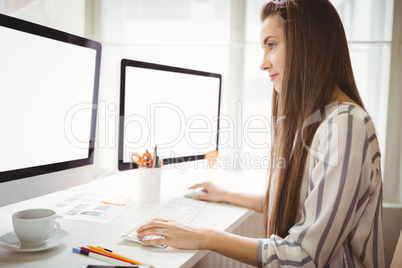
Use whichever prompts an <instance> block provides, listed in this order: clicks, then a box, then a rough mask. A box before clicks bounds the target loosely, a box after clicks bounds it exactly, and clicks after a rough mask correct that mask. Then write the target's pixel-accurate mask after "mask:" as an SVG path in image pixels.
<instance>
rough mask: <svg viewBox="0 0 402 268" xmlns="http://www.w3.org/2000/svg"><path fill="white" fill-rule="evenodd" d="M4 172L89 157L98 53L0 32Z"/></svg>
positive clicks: (1, 162) (0, 123) (0, 139)
mask: <svg viewBox="0 0 402 268" xmlns="http://www.w3.org/2000/svg"><path fill="white" fill-rule="evenodd" d="M0 36H1V42H0V59H1V61H0V101H1V105H0V126H1V129H2V131H0V148H1V153H0V171H8V170H14V169H20V168H27V167H34V166H40V165H47V164H53V163H60V162H65V161H69V160H76V159H83V158H87V157H88V148H89V138H90V128H91V109H90V108H91V107H92V106H91V103H92V97H93V89H94V74H95V57H96V51H95V50H94V49H89V48H85V47H81V46H76V45H72V44H67V43H64V42H59V41H55V40H51V39H48V38H43V37H40V36H35V35H31V34H28V33H24V32H20V31H16V30H11V29H7V28H4V27H0Z"/></svg>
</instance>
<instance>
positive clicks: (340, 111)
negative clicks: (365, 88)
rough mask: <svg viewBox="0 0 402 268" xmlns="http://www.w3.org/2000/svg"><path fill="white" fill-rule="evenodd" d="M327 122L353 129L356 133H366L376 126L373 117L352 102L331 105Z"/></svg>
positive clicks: (327, 112)
mask: <svg viewBox="0 0 402 268" xmlns="http://www.w3.org/2000/svg"><path fill="white" fill-rule="evenodd" d="M326 110H327V111H326V116H325V121H326V123H327V124H338V126H345V127H347V126H349V127H353V129H354V131H364V132H366V130H368V129H370V128H373V131H375V130H374V126H373V123H372V120H371V117H370V115H369V113H368V112H367V111H365V110H364V109H363V108H362V107H361V106H359V105H357V104H355V103H352V102H341V103H336V104H332V105H329V106H328V108H327V109H326Z"/></svg>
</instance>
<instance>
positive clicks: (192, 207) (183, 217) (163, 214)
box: [120, 197, 207, 243]
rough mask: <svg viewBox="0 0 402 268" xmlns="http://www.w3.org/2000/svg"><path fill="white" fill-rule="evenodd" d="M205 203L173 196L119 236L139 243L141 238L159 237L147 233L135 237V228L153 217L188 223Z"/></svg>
mask: <svg viewBox="0 0 402 268" xmlns="http://www.w3.org/2000/svg"><path fill="white" fill-rule="evenodd" d="M206 205H207V203H206V202H204V201H199V200H194V199H190V198H185V197H177V198H174V199H172V200H170V201H169V202H168V203H166V204H164V205H163V206H162V207H161V208H160V209H158V210H156V211H154V212H153V213H150V214H149V215H147V216H146V217H144V218H142V219H141V220H139V221H138V222H136V223H135V224H134V225H133V226H131V228H129V229H127V230H126V231H125V232H123V233H122V234H121V235H120V237H121V238H123V239H125V240H128V241H132V242H137V243H141V241H143V240H151V239H157V238H161V236H154V235H149V236H144V237H142V238H141V239H139V238H138V237H137V229H138V228H139V227H140V226H142V225H144V224H145V223H147V222H149V221H151V220H152V219H154V218H160V219H166V220H175V221H178V222H181V223H189V222H190V221H191V220H192V219H193V218H194V217H195V216H196V215H197V214H198V213H199V212H200V211H201V210H202V209H203V208H204V207H205V206H206Z"/></svg>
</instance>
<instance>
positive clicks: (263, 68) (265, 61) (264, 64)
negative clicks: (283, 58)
mask: <svg viewBox="0 0 402 268" xmlns="http://www.w3.org/2000/svg"><path fill="white" fill-rule="evenodd" d="M270 68H271V64H270V62H269V60H268V59H267V57H266V56H264V57H263V58H262V62H261V65H260V69H261V71H267V70H269V69H270Z"/></svg>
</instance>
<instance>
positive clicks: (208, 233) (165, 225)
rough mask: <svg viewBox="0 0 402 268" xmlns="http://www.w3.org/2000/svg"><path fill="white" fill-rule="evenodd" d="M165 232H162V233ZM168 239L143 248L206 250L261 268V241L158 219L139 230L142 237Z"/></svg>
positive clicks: (156, 240)
mask: <svg viewBox="0 0 402 268" xmlns="http://www.w3.org/2000/svg"><path fill="white" fill-rule="evenodd" d="M161 230H162V231H161ZM161 232H162V233H163V236H164V238H162V239H154V240H147V241H142V242H141V244H142V245H143V246H152V245H166V246H170V247H174V248H179V249H206V250H212V251H215V252H217V253H219V254H222V255H224V256H226V257H228V258H231V259H235V260H238V261H240V262H243V263H247V264H250V265H254V266H257V264H258V263H257V262H258V239H256V238H248V237H243V236H238V235H234V234H231V233H227V232H221V231H216V230H212V229H203V228H199V227H193V226H191V225H187V224H181V223H178V222H176V221H169V220H162V219H155V220H153V221H151V222H150V223H147V224H145V225H143V226H141V227H140V228H139V229H138V234H137V235H138V237H143V236H147V235H160V234H161Z"/></svg>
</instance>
